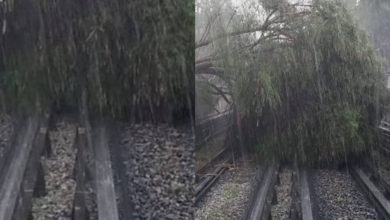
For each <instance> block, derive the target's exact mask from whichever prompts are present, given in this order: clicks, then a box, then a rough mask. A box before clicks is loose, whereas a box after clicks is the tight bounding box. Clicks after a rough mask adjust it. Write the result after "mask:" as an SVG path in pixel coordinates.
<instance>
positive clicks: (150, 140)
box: [110, 124, 195, 220]
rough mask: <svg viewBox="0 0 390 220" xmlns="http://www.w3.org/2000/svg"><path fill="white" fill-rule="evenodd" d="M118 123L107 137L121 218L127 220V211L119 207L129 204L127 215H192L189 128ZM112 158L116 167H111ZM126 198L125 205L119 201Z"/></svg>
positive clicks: (191, 169)
mask: <svg viewBox="0 0 390 220" xmlns="http://www.w3.org/2000/svg"><path fill="white" fill-rule="evenodd" d="M120 127H121V128H120V129H119V131H113V132H112V134H111V141H110V151H111V157H112V163H113V171H114V180H115V188H116V193H117V197H118V202H119V204H118V207H119V215H120V218H121V219H126V218H125V217H124V216H125V212H126V211H128V210H123V208H121V207H126V206H128V208H129V209H132V219H172V220H173V219H193V187H194V181H195V175H194V153H193V148H194V138H193V135H192V133H191V132H190V129H188V131H187V130H186V131H183V132H181V131H178V130H176V129H174V128H172V127H169V126H167V125H151V124H145V125H139V124H138V125H136V124H135V125H130V126H129V125H126V126H123V125H122V126H120ZM118 135H119V137H118ZM118 138H119V140H120V141H119V143H118V144H116V140H117V139H118ZM119 148H121V149H119ZM118 150H119V151H118ZM118 152H119V153H120V154H121V155H118ZM117 160H120V162H121V163H120V165H119V166H115V163H116V162H117ZM122 181H125V183H124V184H123V183H122ZM121 183H122V187H120V184H121ZM123 186H126V187H125V188H124V187H123ZM118 189H120V190H121V191H120V192H119V191H118ZM126 197H127V198H126ZM126 200H128V201H127V202H129V204H121V203H123V202H126ZM130 206H131V207H130Z"/></svg>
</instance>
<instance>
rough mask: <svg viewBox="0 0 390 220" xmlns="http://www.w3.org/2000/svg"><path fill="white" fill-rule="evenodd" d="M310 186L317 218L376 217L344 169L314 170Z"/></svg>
mask: <svg viewBox="0 0 390 220" xmlns="http://www.w3.org/2000/svg"><path fill="white" fill-rule="evenodd" d="M312 188H313V190H312V191H313V195H312V198H314V200H315V202H316V205H317V207H318V218H319V219H322V220H328V219H329V220H349V219H354V220H355V219H356V220H370V219H377V213H376V211H375V209H374V208H373V207H372V206H371V205H370V204H369V203H368V201H367V199H366V198H365V196H364V195H363V193H362V192H361V191H360V190H359V188H358V186H357V184H356V182H354V180H353V179H352V177H351V175H350V174H348V173H347V172H346V171H340V170H326V169H322V170H316V171H314V173H313V175H312Z"/></svg>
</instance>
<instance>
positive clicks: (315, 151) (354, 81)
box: [196, 0, 385, 163]
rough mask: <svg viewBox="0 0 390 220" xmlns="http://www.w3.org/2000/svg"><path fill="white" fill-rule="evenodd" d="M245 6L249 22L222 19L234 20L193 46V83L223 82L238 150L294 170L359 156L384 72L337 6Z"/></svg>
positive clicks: (243, 17)
mask: <svg viewBox="0 0 390 220" xmlns="http://www.w3.org/2000/svg"><path fill="white" fill-rule="evenodd" d="M271 3H272V4H271ZM252 4H254V5H256V4H255V3H252ZM252 7H253V8H256V9H257V10H254V12H253V13H252V15H251V16H248V14H239V10H234V9H233V10H231V11H233V13H226V14H225V16H226V15H227V14H230V15H232V14H235V15H234V16H233V18H231V19H230V20H228V21H229V22H227V21H226V20H224V21H225V23H219V24H216V23H215V22H214V23H213V24H214V25H215V26H217V27H216V28H214V30H215V32H214V33H213V32H212V31H208V30H207V28H204V29H203V30H206V31H207V32H209V34H208V38H207V39H206V38H205V37H203V39H200V38H198V41H197V44H196V45H197V50H198V53H197V56H198V57H197V61H196V74H197V75H211V76H212V77H219V78H221V80H224V82H225V83H224V86H225V87H226V88H224V91H226V93H228V94H230V95H231V96H232V100H233V106H234V108H235V109H236V110H237V114H238V117H239V118H241V119H242V120H241V121H242V122H243V123H242V135H243V138H242V139H243V140H245V141H244V142H245V147H246V148H248V149H249V150H250V151H251V152H256V153H257V155H258V156H260V157H261V158H262V159H265V160H269V161H274V160H283V159H286V160H291V159H292V158H296V159H297V160H298V161H299V162H301V163H315V162H325V163H331V162H334V161H342V160H345V159H346V157H348V156H350V155H359V154H361V153H362V152H365V151H367V150H368V149H369V148H370V147H371V146H372V145H373V144H375V143H376V141H377V135H376V128H375V125H376V124H377V122H378V119H379V117H380V109H379V105H380V104H381V103H383V100H384V98H385V75H384V68H383V64H382V63H381V61H380V59H379V58H378V56H377V55H376V53H375V50H374V49H373V46H372V45H371V43H370V40H369V38H368V37H367V35H366V33H365V32H364V31H362V30H361V29H360V28H359V26H358V24H357V23H356V21H355V20H354V19H353V16H352V15H351V13H350V12H349V11H348V10H347V9H346V7H345V5H344V4H343V3H342V2H340V1H333V0H331V1H314V3H312V2H310V3H307V2H305V1H301V2H296V3H292V2H291V1H282V0H281V1H260V3H258V6H257V7H256V6H252ZM237 13H238V15H236V14H237ZM206 20H207V19H206ZM208 20H209V21H211V20H210V19H208ZM206 27H207V26H206ZM199 29H201V28H199ZM209 29H210V28H209ZM221 30H222V31H221ZM206 31H205V33H206ZM198 37H199V36H198ZM205 39H206V40H205ZM202 47H206V48H207V49H203V48H202ZM201 50H203V51H201ZM204 57H208V60H207V61H203V60H206V59H204ZM206 62H208V63H207V65H206ZM215 70H218V71H215ZM196 80H197V81H196V82H197V83H198V82H199V81H200V80H201V79H200V77H197V78H196Z"/></svg>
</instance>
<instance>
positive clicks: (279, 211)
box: [271, 168, 292, 220]
mask: <svg viewBox="0 0 390 220" xmlns="http://www.w3.org/2000/svg"><path fill="white" fill-rule="evenodd" d="M279 181H280V183H279V184H278V185H277V186H275V191H276V201H277V202H276V204H275V205H273V206H272V207H271V216H272V219H274V220H287V219H290V217H289V215H290V208H291V203H292V198H291V189H292V170H291V169H289V168H282V169H281V172H280V173H279Z"/></svg>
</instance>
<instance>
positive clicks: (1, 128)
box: [0, 114, 14, 158]
mask: <svg viewBox="0 0 390 220" xmlns="http://www.w3.org/2000/svg"><path fill="white" fill-rule="evenodd" d="M13 132H14V122H13V120H12V118H11V117H10V116H8V115H4V114H2V115H0V158H1V157H3V154H4V150H5V148H6V146H8V145H9V144H11V143H10V141H11V137H12V135H13Z"/></svg>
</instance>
